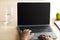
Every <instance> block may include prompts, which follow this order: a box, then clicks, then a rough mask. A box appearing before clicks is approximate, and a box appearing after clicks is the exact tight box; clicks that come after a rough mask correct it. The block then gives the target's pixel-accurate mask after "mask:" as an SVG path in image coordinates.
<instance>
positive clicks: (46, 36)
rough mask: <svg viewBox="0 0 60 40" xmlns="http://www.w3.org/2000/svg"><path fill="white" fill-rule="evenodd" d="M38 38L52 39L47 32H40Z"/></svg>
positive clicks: (42, 39)
mask: <svg viewBox="0 0 60 40" xmlns="http://www.w3.org/2000/svg"><path fill="white" fill-rule="evenodd" d="M38 38H39V39H40V40H53V38H51V36H50V35H47V34H41V35H40V36H39V37H38Z"/></svg>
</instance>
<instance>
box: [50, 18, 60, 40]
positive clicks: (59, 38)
mask: <svg viewBox="0 0 60 40" xmlns="http://www.w3.org/2000/svg"><path fill="white" fill-rule="evenodd" d="M54 21H55V20H54V19H51V20H50V25H51V28H52V30H53V32H54V33H55V35H56V36H57V39H56V40H60V31H59V29H58V28H57V27H56V25H55V24H54Z"/></svg>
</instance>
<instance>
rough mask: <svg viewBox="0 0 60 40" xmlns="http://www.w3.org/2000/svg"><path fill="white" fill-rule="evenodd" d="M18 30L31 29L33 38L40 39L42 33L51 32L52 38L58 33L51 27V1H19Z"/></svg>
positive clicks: (33, 39)
mask: <svg viewBox="0 0 60 40" xmlns="http://www.w3.org/2000/svg"><path fill="white" fill-rule="evenodd" d="M17 14H18V15H17V16H18V28H17V29H18V31H19V33H20V31H21V30H24V29H31V30H32V33H34V36H33V38H32V40H38V36H39V35H41V34H49V35H50V36H51V37H52V38H54V39H55V38H56V35H55V34H54V32H53V31H52V29H51V28H50V3H49V2H18V3H17Z"/></svg>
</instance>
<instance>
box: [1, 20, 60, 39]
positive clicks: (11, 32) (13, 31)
mask: <svg viewBox="0 0 60 40" xmlns="http://www.w3.org/2000/svg"><path fill="white" fill-rule="evenodd" d="M50 25H51V28H52V30H53V32H54V33H55V35H56V36H57V39H56V40H60V31H59V30H58V28H57V27H56V26H55V25H54V21H53V20H52V22H50ZM18 38H19V37H18V32H17V28H16V27H15V26H0V40H18Z"/></svg>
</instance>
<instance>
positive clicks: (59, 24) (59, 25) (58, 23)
mask: <svg viewBox="0 0 60 40" xmlns="http://www.w3.org/2000/svg"><path fill="white" fill-rule="evenodd" d="M55 25H56V26H57V27H58V28H59V29H60V21H55Z"/></svg>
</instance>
